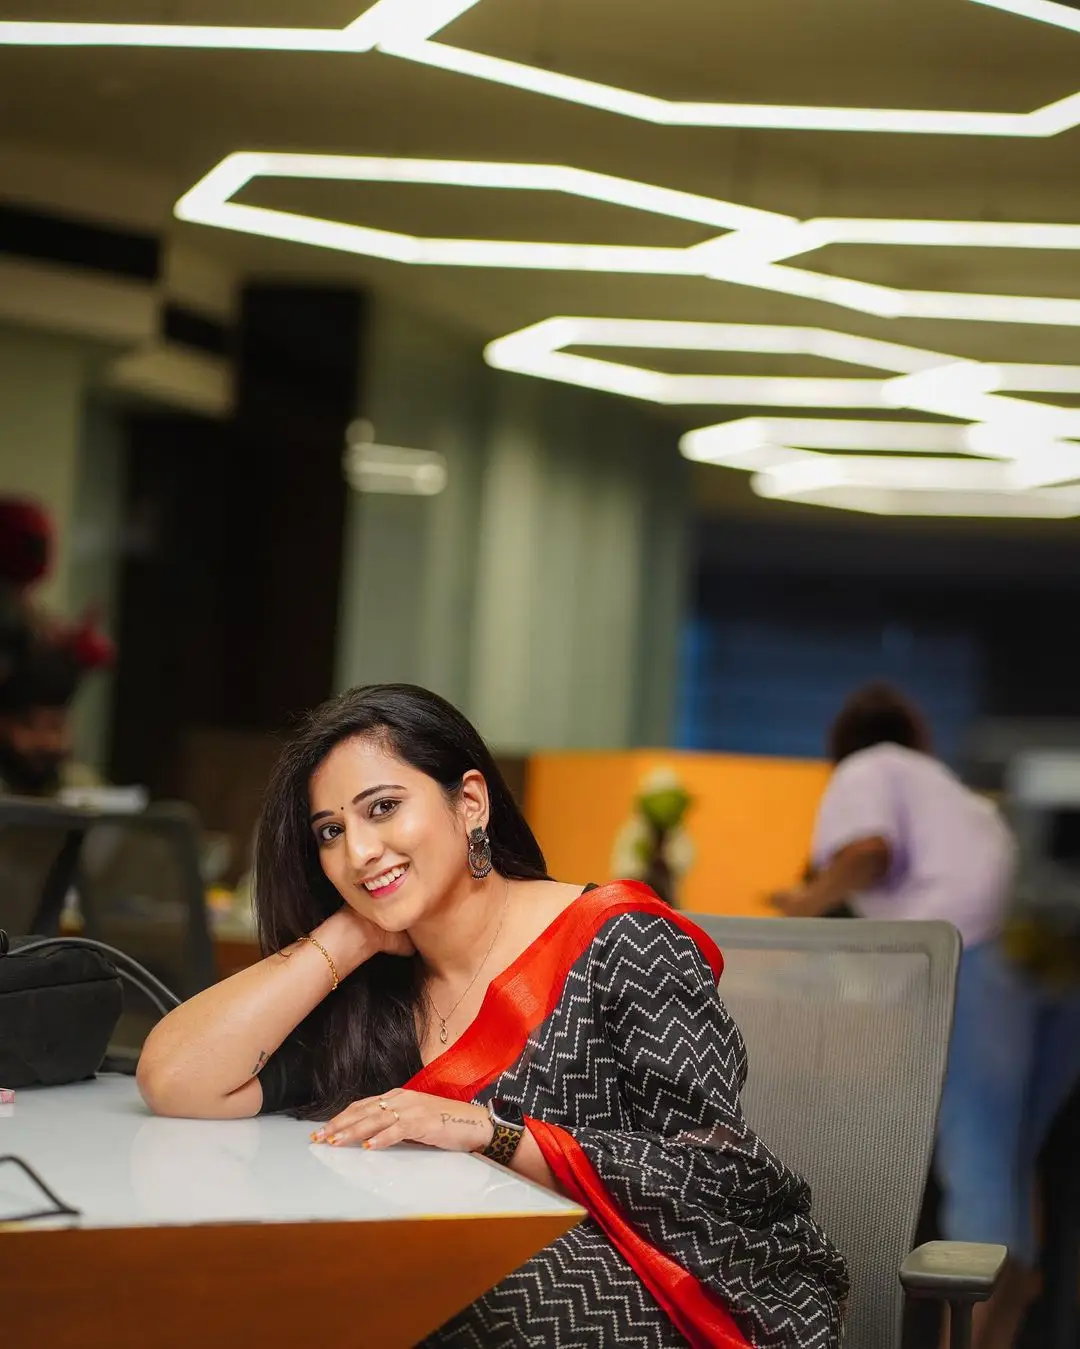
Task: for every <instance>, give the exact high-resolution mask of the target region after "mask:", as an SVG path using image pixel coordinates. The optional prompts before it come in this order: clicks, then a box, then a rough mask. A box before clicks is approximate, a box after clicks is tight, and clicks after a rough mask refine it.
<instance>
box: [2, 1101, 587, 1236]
mask: <svg viewBox="0 0 1080 1349" xmlns="http://www.w3.org/2000/svg"><path fill="white" fill-rule="evenodd" d="M314 1127H315V1126H314V1125H312V1124H309V1123H307V1122H305V1121H302V1120H294V1119H289V1118H287V1117H285V1116H280V1115H273V1116H265V1117H260V1118H258V1119H247V1120H177V1119H161V1118H158V1117H157V1116H154V1115H151V1114H150V1112H149V1111H148V1110H147V1109H146V1107H145V1106H144V1105H143V1103H142V1099H141V1098H140V1096H139V1093H138V1089H137V1088H136V1086H135V1082H134V1080H133V1079H132V1078H129V1077H116V1076H104V1077H99V1078H97V1079H96V1080H95V1081H92V1082H81V1083H78V1084H76V1085H73V1086H68V1087H48V1088H37V1089H31V1090H23V1091H17V1092H16V1093H15V1103H14V1105H0V1155H4V1154H7V1153H14V1154H15V1155H16V1156H18V1157H20V1158H21V1159H22V1160H23V1161H25V1162H27V1163H28V1164H29V1165H30V1166H32V1167H33V1168H34V1170H35V1171H37V1173H38V1174H39V1175H40V1176H41V1178H42V1179H43V1180H44V1181H45V1182H46V1184H47V1185H49V1186H50V1187H51V1188H52V1189H53V1190H54V1191H55V1192H56V1194H57V1195H58V1196H59V1197H60V1198H61V1199H62V1200H63V1201H64V1202H65V1203H67V1204H70V1205H73V1206H74V1207H76V1208H79V1209H81V1210H82V1212H83V1215H84V1216H83V1220H82V1222H81V1224H80V1226H82V1227H146V1226H161V1225H190V1224H196V1223H228V1222H306V1221H311V1220H314V1221H337V1222H341V1221H365V1220H367V1221H370V1220H375V1219H389V1218H419V1217H444V1216H445V1217H449V1216H454V1217H477V1216H479V1217H485V1216H488V1217H491V1216H495V1215H508V1214H514V1215H526V1214H540V1213H552V1212H556V1211H559V1210H562V1211H570V1212H577V1209H576V1208H575V1206H574V1205H572V1204H570V1203H568V1202H567V1201H566V1200H564V1199H562V1198H561V1197H559V1196H558V1195H555V1194H552V1193H551V1192H550V1191H548V1190H544V1189H542V1188H541V1187H540V1186H537V1185H533V1184H531V1183H530V1182H528V1181H525V1180H521V1179H520V1178H519V1177H517V1176H515V1175H513V1174H511V1173H510V1172H508V1171H505V1170H503V1168H501V1167H498V1166H495V1165H494V1164H493V1163H489V1162H486V1161H484V1160H482V1159H480V1158H477V1157H472V1156H469V1155H468V1154H466V1153H450V1152H438V1151H436V1150H434V1149H431V1148H422V1147H418V1146H415V1145H401V1146H398V1147H396V1148H390V1149H388V1150H387V1151H385V1152H375V1153H371V1152H367V1151H365V1150H364V1149H363V1148H359V1147H357V1148H331V1147H327V1146H326V1145H325V1144H324V1145H322V1146H319V1145H315V1144H312V1143H310V1142H309V1141H308V1135H309V1134H310V1132H311V1130H312V1128H314ZM46 1206H47V1201H46V1200H45V1198H44V1196H43V1195H41V1194H40V1193H39V1192H38V1191H37V1190H36V1187H34V1186H33V1185H32V1184H31V1183H30V1181H29V1180H28V1179H27V1178H26V1177H25V1176H23V1174H22V1172H21V1170H20V1169H19V1168H17V1167H15V1166H12V1165H11V1164H10V1163H4V1164H3V1165H0V1223H2V1222H3V1221H4V1219H5V1218H7V1217H9V1216H10V1217H14V1216H15V1215H16V1214H17V1213H20V1212H25V1211H28V1210H31V1209H34V1210H37V1209H40V1208H43V1207H46ZM0 1239H2V1238H0Z"/></svg>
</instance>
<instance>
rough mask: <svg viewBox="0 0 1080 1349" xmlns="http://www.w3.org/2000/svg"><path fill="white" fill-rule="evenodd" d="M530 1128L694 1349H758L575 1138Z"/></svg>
mask: <svg viewBox="0 0 1080 1349" xmlns="http://www.w3.org/2000/svg"><path fill="white" fill-rule="evenodd" d="M528 1125H529V1132H530V1133H531V1134H532V1136H533V1138H535V1139H536V1142H537V1145H538V1147H539V1148H540V1151H541V1152H542V1153H543V1154H544V1160H545V1161H546V1162H547V1164H548V1166H549V1167H550V1168H551V1172H552V1175H553V1176H554V1177H555V1179H556V1180H557V1181H558V1182H559V1185H560V1187H561V1188H562V1190H563V1192H564V1193H565V1194H566V1195H567V1197H568V1198H570V1199H573V1200H574V1201H575V1202H576V1203H578V1204H580V1205H581V1206H582V1208H585V1209H587V1210H588V1212H589V1214H590V1215H591V1216H592V1217H593V1218H594V1219H595V1220H596V1222H597V1223H598V1224H599V1226H600V1227H601V1228H602V1229H603V1232H604V1234H605V1235H606V1236H607V1238H608V1240H609V1241H610V1242H611V1244H612V1245H613V1246H614V1247H615V1249H616V1250H617V1251H618V1252H619V1254H620V1255H621V1256H622V1257H623V1259H624V1260H625V1261H626V1262H627V1264H628V1265H629V1266H630V1267H631V1269H633V1271H634V1272H635V1274H637V1276H638V1278H639V1279H640V1280H641V1282H642V1283H643V1284H644V1285H645V1287H646V1288H647V1289H648V1290H649V1292H650V1293H651V1294H652V1295H653V1297H654V1298H655V1299H656V1301H657V1302H658V1303H659V1305H660V1306H661V1307H662V1308H663V1310H664V1311H665V1312H666V1313H667V1315H668V1316H669V1317H670V1318H671V1322H672V1324H673V1325H674V1326H675V1328H676V1329H677V1330H679V1331H680V1332H681V1333H682V1334H683V1335H685V1336H686V1338H687V1340H689V1342H690V1344H691V1345H692V1346H693V1349H752V1347H751V1345H750V1342H749V1341H748V1340H747V1339H746V1337H745V1336H744V1335H743V1334H742V1332H741V1331H740V1330H739V1328H738V1326H737V1325H736V1324H735V1322H734V1321H733V1320H732V1318H731V1315H730V1313H729V1312H727V1311H725V1310H724V1309H723V1307H721V1306H720V1304H719V1303H718V1302H717V1301H715V1299H714V1298H712V1297H711V1296H710V1295H709V1293H707V1292H706V1290H705V1289H704V1288H703V1287H702V1285H701V1284H700V1283H699V1281H698V1280H697V1279H695V1278H694V1276H693V1275H692V1274H690V1273H688V1272H687V1271H686V1270H685V1269H683V1267H682V1266H681V1265H680V1264H678V1263H677V1262H676V1261H675V1260H672V1259H671V1257H670V1256H668V1255H664V1254H663V1252H662V1251H658V1250H657V1249H656V1247H655V1246H653V1245H652V1244H651V1243H650V1242H648V1241H646V1240H645V1238H644V1237H643V1236H642V1235H641V1234H640V1233H639V1232H637V1231H635V1229H634V1228H633V1227H632V1226H631V1224H630V1223H628V1222H627V1220H626V1218H625V1217H624V1216H623V1214H622V1211H621V1209H620V1208H619V1207H618V1206H617V1205H616V1204H615V1203H614V1201H613V1200H612V1198H611V1196H610V1195H609V1194H608V1192H607V1190H606V1189H605V1188H604V1183H603V1181H602V1180H601V1179H600V1177H599V1176H598V1175H597V1173H596V1171H595V1170H594V1169H593V1165H592V1163H591V1162H590V1161H589V1159H588V1157H587V1156H586V1155H585V1153H584V1152H583V1151H582V1149H581V1147H580V1146H579V1144H578V1143H577V1141H576V1140H575V1139H574V1137H573V1136H572V1135H571V1134H569V1133H567V1132H566V1130H565V1129H560V1128H559V1127H558V1126H557V1125H553V1124H545V1123H544V1122H543V1121H542V1120H535V1119H530V1120H529V1121H528Z"/></svg>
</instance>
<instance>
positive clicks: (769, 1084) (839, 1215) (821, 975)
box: [688, 914, 960, 1349]
mask: <svg viewBox="0 0 1080 1349" xmlns="http://www.w3.org/2000/svg"><path fill="white" fill-rule="evenodd" d="M688 917H690V918H692V919H693V920H694V921H695V922H696V923H698V924H699V926H701V927H702V928H704V929H705V931H706V932H708V933H709V935H710V936H711V937H712V938H713V940H714V941H716V943H717V944H718V945H719V947H720V948H721V950H722V951H723V953H724V961H725V968H724V974H723V977H722V979H721V981H720V993H721V996H722V998H723V1000H724V1003H725V1005H726V1006H727V1008H728V1010H729V1011H730V1012H731V1014H732V1015H733V1017H734V1018H735V1021H736V1022H737V1024H738V1026H739V1028H740V1030H741V1031H742V1034H743V1038H744V1039H745V1041H746V1045H747V1050H748V1053H749V1058H750V1075H749V1079H748V1082H747V1086H746V1090H745V1092H744V1094H743V1105H744V1108H745V1111H746V1116H747V1120H748V1122H749V1123H750V1125H751V1127H752V1128H753V1129H754V1130H755V1131H756V1132H757V1134H758V1135H759V1136H760V1137H761V1139H762V1140H763V1141H764V1142H765V1143H766V1144H768V1146H769V1147H770V1148H772V1149H773V1151H774V1152H776V1154H777V1155H778V1156H779V1157H780V1158H781V1159H782V1160H783V1161H784V1162H785V1163H787V1164H788V1165H789V1166H791V1167H793V1168H794V1169H795V1170H796V1171H798V1172H799V1173H800V1174H801V1175H803V1176H805V1177H806V1179H807V1180H808V1181H809V1182H810V1185H811V1187H812V1189H813V1196H814V1214H815V1217H816V1218H817V1219H818V1221H819V1222H820V1223H821V1225H822V1226H823V1227H824V1229H825V1230H826V1232H827V1233H828V1234H829V1236H830V1237H831V1238H832V1240H833V1241H834V1242H835V1243H836V1244H837V1246H838V1247H839V1248H840V1250H841V1251H842V1252H843V1254H844V1256H845V1258H846V1259H847V1261H848V1267H849V1270H850V1273H851V1279H852V1292H851V1299H850V1303H849V1306H848V1328H847V1336H846V1338H845V1347H846V1349H897V1346H898V1345H899V1343H900V1334H901V1320H902V1313H903V1294H902V1290H901V1288H900V1283H899V1277H898V1275H899V1269H900V1263H901V1261H902V1260H903V1258H904V1257H905V1256H906V1255H907V1254H908V1253H909V1252H910V1250H911V1248H912V1245H913V1242H914V1237H915V1228H916V1223H917V1221H918V1215H919V1211H920V1207H921V1205H922V1200H923V1193H924V1188H925V1185H926V1179H927V1175H928V1172H929V1168H930V1159H931V1154H932V1150H933V1143H934V1132H935V1128H936V1123H937V1113H938V1104H939V1101H940V1097H941V1087H942V1082H943V1080H944V1074H945V1064H946V1059H947V1055H948V1046H949V1036H950V1033H951V1030H952V1016H953V1003H954V999H955V989H956V971H957V965H958V961H959V954H960V940H959V937H958V935H957V933H956V931H955V929H953V928H952V927H950V926H949V925H948V924H947V923H914V922H912V923H878V922H872V921H868V920H863V919H851V920H838V919H770V918H763V919H752V918H726V917H718V916H716V915H711V914H689V915H688Z"/></svg>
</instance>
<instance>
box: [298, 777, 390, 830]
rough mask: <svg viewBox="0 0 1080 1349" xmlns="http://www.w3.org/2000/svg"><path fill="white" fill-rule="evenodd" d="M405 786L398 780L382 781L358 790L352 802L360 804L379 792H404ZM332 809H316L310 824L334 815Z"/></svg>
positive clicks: (355, 804) (356, 804)
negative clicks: (364, 789) (361, 790)
mask: <svg viewBox="0 0 1080 1349" xmlns="http://www.w3.org/2000/svg"><path fill="white" fill-rule="evenodd" d="M404 790H405V788H404V787H402V786H401V784H400V783H397V782H380V783H379V785H378V786H377V787H368V789H367V790H366V791H363V792H357V794H356V795H355V796H354V797H353V799H352V802H351V804H352V805H354V806H358V805H359V804H360V802H361V801H366V800H367V799H368V797H369V796H374V795H375V794H376V793H377V792H403V791H404ZM333 813H334V812H333V811H332V810H320V811H316V813H315V814H314V815H312V816H311V817H310V819H309V820H308V824H314V823H315V821H316V820H325V819H326V817H327V816H328V815H333Z"/></svg>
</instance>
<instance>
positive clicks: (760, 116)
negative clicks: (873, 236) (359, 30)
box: [378, 0, 1080, 138]
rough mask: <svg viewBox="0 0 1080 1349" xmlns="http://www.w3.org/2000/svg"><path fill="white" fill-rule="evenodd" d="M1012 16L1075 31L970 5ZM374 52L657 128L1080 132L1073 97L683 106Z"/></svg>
mask: <svg viewBox="0 0 1080 1349" xmlns="http://www.w3.org/2000/svg"><path fill="white" fill-rule="evenodd" d="M976 3H979V4H985V5H990V6H992V7H994V8H997V9H1004V10H1008V11H1010V12H1012V13H1014V14H1016V15H1018V16H1021V17H1026V18H1037V19H1042V20H1043V21H1045V22H1049V23H1057V24H1058V25H1059V26H1060V27H1063V28H1076V27H1077V26H1078V25H1077V24H1076V23H1075V22H1073V23H1069V22H1067V21H1065V20H1064V19H1059V18H1055V17H1053V11H1055V10H1059V9H1061V8H1062V7H1061V6H1058V5H1055V4H1052V3H1050V0H976ZM378 46H379V50H380V51H383V52H385V53H387V54H388V55H390V56H398V57H402V58H404V59H406V60H409V61H416V62H419V63H420V64H422V65H427V66H434V67H437V68H438V69H440V70H447V71H452V72H454V73H455V74H459V75H468V76H470V77H471V78H473V79H480V80H487V81H488V82H490V83H494V84H502V85H507V86H509V87H510V88H513V89H522V90H526V91H528V92H530V93H534V94H543V95H545V96H547V97H549V98H556V99H561V100H562V101H564V102H567V103H578V104H581V105H583V106H584V107H588V108H595V109H597V110H599V111H601V112H610V113H615V114H618V115H620V116H623V117H632V118H636V119H637V120H638V121H642V122H652V123H654V124H656V125H659V126H693V127H754V128H759V129H763V130H796V131H862V132H878V133H881V132H886V133H893V134H903V135H924V136H925V135H937V136H1020V137H1029V138H1045V137H1048V136H1057V135H1060V134H1061V132H1063V131H1068V130H1070V129H1071V128H1072V127H1075V126H1077V125H1080V92H1078V93H1075V94H1070V95H1069V96H1068V97H1066V98H1063V99H1059V100H1058V101H1057V102H1054V103H1048V104H1046V106H1045V107H1042V108H1035V109H1034V110H1033V111H1031V112H942V111H934V110H925V109H906V108H831V107H813V106H799V105H787V104H769V103H703V102H697V103H687V102H680V101H678V100H673V99H666V98H657V97H655V96H653V95H651V94H643V93H639V92H636V91H635V90H632V89H622V88H618V87H616V86H614V85H609V84H600V83H598V82H597V81H595V80H585V79H580V78H578V77H576V76H572V75H562V74H559V73H558V72H556V71H551V70H544V69H542V68H541V67H538V66H532V65H527V64H525V63H523V62H520V61H509V60H506V59H504V58H502V57H496V56H488V55H485V54H484V53H482V52H477V51H469V50H467V49H465V48H463V47H455V46H451V45H449V44H448V43H445V42H434V41H431V40H430V39H419V40H417V39H415V38H413V37H409V36H405V37H394V36H390V37H388V38H385V39H382V40H380V42H379V44H378Z"/></svg>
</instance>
